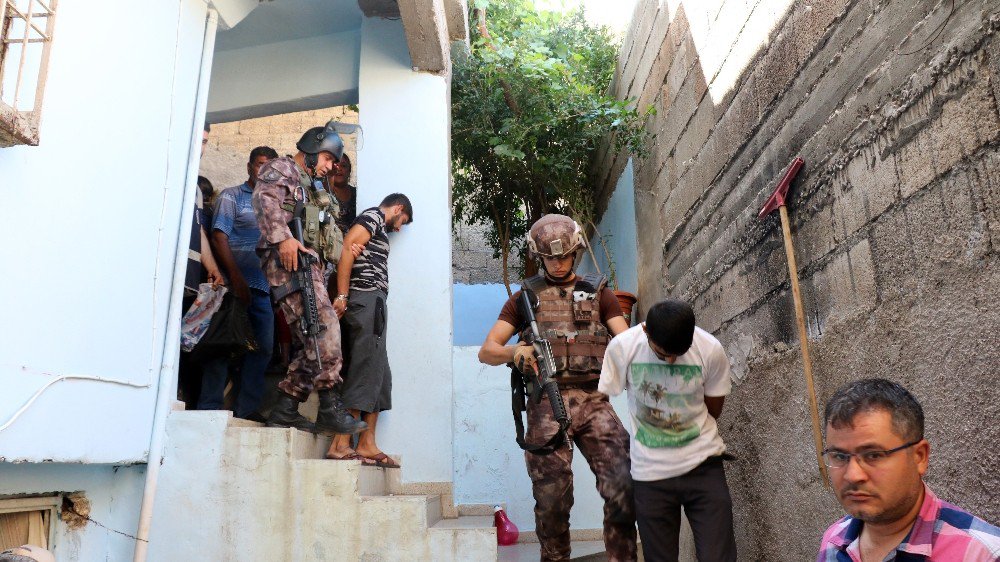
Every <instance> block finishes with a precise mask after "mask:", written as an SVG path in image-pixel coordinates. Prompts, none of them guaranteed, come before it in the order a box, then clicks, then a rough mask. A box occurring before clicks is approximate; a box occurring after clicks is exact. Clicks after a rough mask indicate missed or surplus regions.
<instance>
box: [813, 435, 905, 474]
mask: <svg viewBox="0 0 1000 562" xmlns="http://www.w3.org/2000/svg"><path fill="white" fill-rule="evenodd" d="M923 440H924V438H923V437H921V438H920V439H917V440H916V441H914V442H912V443H907V444H906V445H900V446H899V447H896V448H895V449H889V450H887V451H862V452H860V453H844V452H842V451H831V450H826V451H823V464H825V465H826V466H828V467H830V468H844V467H845V466H847V465H848V464H850V463H851V457H857V458H858V464H860V465H863V466H867V467H875V466H878V464H879V463H881V462H882V461H884V460H885V459H886V458H888V457H889V455H891V454H893V453H895V452H897V451H902V450H903V449H906V448H908V447H912V446H914V445H916V444H917V443H920V442H921V441H923Z"/></svg>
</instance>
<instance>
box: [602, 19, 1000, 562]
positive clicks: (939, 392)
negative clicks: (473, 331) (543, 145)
mask: <svg viewBox="0 0 1000 562" xmlns="http://www.w3.org/2000/svg"><path fill="white" fill-rule="evenodd" d="M998 11H1000V7H998V5H997V3H996V2H994V1H988V0H977V1H962V0H957V1H956V2H955V3H954V10H952V2H950V1H944V2H919V3H912V2H888V1H876V2H869V1H860V0H856V1H849V0H820V1H817V2H808V3H806V2H790V1H773V2H771V1H754V0H750V1H747V2H733V1H724V2H723V1H715V2H693V1H685V2H676V1H657V0H642V1H640V2H639V4H638V6H637V7H636V11H635V16H634V18H633V22H632V27H631V30H630V31H629V32H628V34H627V37H626V39H625V41H624V44H623V47H622V52H621V57H620V60H619V67H618V72H617V77H616V82H615V88H616V91H617V93H618V95H619V96H629V97H636V98H638V99H639V103H640V105H641V106H642V107H643V108H645V106H646V105H648V104H654V105H655V106H656V108H657V110H658V113H657V114H656V116H655V117H652V118H650V119H649V120H648V123H647V125H648V127H649V130H650V131H651V133H652V134H653V144H652V152H651V154H650V156H649V157H648V158H646V159H644V160H641V161H637V162H636V180H635V196H636V221H637V226H638V232H640V233H642V234H640V237H639V240H638V247H639V260H638V262H639V264H640V266H639V268H640V269H639V272H638V273H639V286H640V295H639V302H640V303H642V305H643V306H648V305H649V304H650V303H653V302H656V301H657V300H658V299H661V298H663V297H666V296H675V297H680V298H684V299H686V300H688V301H690V302H692V303H693V305H694V307H695V310H696V312H697V315H698V321H699V324H700V325H701V326H702V327H704V328H705V329H707V330H709V331H711V332H713V333H714V334H716V335H717V336H718V337H719V338H720V339H721V340H722V341H723V343H724V344H725V346H726V349H727V350H728V352H729V354H730V357H731V359H732V362H733V364H734V366H735V371H736V374H737V376H738V377H739V378H740V382H739V383H738V384H737V386H736V387H735V389H734V392H733V395H732V396H731V397H730V398H729V399H728V400H727V403H726V410H725V412H724V414H723V417H722V423H721V427H722V432H723V435H724V437H725V439H726V441H727V442H728V444H729V447H730V449H731V451H732V452H733V453H735V454H736V455H737V456H738V457H739V461H737V462H735V463H731V464H730V465H729V466H728V470H729V479H730V485H731V487H732V491H733V496H734V502H735V509H736V518H737V529H738V541H739V546H740V551H741V556H740V558H741V560H807V559H811V558H813V557H815V553H816V548H817V545H818V542H819V539H820V536H821V533H822V531H823V530H824V528H825V527H826V526H827V525H828V524H830V523H831V522H832V521H833V520H834V519H835V518H837V517H839V516H840V515H842V511H841V510H840V508H839V505H838V504H837V502H836V500H835V499H834V498H833V496H832V493H831V492H830V491H829V490H827V489H825V488H824V487H823V485H822V483H821V481H820V478H819V475H818V471H817V467H816V460H815V456H814V451H813V443H812V435H811V427H810V417H809V411H808V409H807V404H808V402H807V401H806V398H805V383H804V381H803V376H802V365H801V360H800V354H799V350H798V349H799V348H798V341H797V333H796V331H795V315H794V309H793V305H792V299H791V294H790V289H789V285H788V274H787V266H786V260H785V254H784V249H783V245H782V237H781V230H780V224H779V222H778V218H777V216H772V217H771V218H769V219H767V220H765V221H760V220H758V218H757V213H758V211H759V210H760V208H761V206H762V205H763V203H764V201H765V199H766V198H767V196H768V195H769V194H770V193H771V192H772V190H773V189H774V187H775V186H776V184H777V182H778V180H779V179H780V177H781V175H782V173H783V171H784V169H785V168H786V166H787V165H788V164H789V163H790V162H791V160H792V159H793V158H794V157H795V156H802V157H803V158H804V159H805V161H806V163H807V164H806V167H805V168H804V170H803V171H802V173H801V174H800V176H799V179H798V181H796V183H795V184H794V186H793V189H792V193H791V204H790V206H789V212H790V215H791V221H792V231H793V236H794V238H795V248H796V252H797V257H798V263H799V276H800V278H801V282H802V287H803V291H804V300H805V305H806V309H807V316H808V321H809V334H810V340H811V351H812V356H813V363H814V370H815V373H816V377H817V392H818V394H819V401H820V404H821V407H822V404H823V403H825V401H826V399H827V398H828V397H829V396H830V395H831V393H832V392H833V391H834V390H835V389H836V388H837V387H838V386H840V385H841V384H843V383H845V382H847V381H849V380H854V379H859V378H862V377H869V376H881V377H888V378H890V379H893V380H896V381H899V382H901V383H903V384H905V385H906V386H908V387H909V388H910V389H911V390H913V391H914V392H915V393H916V395H917V396H918V397H919V398H920V399H921V401H922V402H923V405H924V408H925V410H926V413H927V418H928V419H927V427H928V430H927V436H928V438H929V440H930V442H931V447H932V459H931V469H930V473H929V475H928V478H927V481H928V482H929V483H930V485H931V486H932V487H933V488H934V489H935V490H936V492H937V493H938V495H939V496H941V497H943V498H945V499H947V500H950V501H952V502H955V503H957V504H959V505H961V506H964V507H966V508H967V509H969V510H971V511H973V512H974V513H976V514H978V515H980V516H982V517H984V518H986V519H987V520H988V521H991V522H992V523H994V524H996V523H1000V501H998V496H997V490H998V489H1000V471H997V470H996V469H995V467H996V466H997V465H998V464H1000V449H998V447H997V446H996V444H997V443H998V442H1000V424H998V423H997V421H996V420H997V419H1000V391H998V389H997V384H996V375H997V366H998V365H1000V351H998V350H1000V345H998V344H1000V337H998V335H997V334H998V328H1000V307H998V306H997V295H998V288H1000V267H998V244H1000V214H998V213H1000V116H998V110H997V108H998V100H1000V14H998ZM942 26H943V27H942ZM624 165H625V157H624V156H623V155H616V154H614V153H612V152H609V151H607V150H605V153H604V154H602V155H601V157H600V158H599V161H598V165H597V167H596V171H597V174H598V182H599V186H600V188H601V189H602V190H603V192H604V194H605V196H607V194H608V193H609V192H610V191H611V190H612V189H613V186H614V182H615V180H616V179H617V177H618V176H619V174H620V171H621V169H622V168H623V167H624Z"/></svg>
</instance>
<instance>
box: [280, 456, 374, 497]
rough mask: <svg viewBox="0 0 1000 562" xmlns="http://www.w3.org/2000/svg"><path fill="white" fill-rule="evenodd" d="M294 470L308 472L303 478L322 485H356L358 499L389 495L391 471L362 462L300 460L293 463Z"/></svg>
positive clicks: (354, 490) (355, 490)
mask: <svg viewBox="0 0 1000 562" xmlns="http://www.w3.org/2000/svg"><path fill="white" fill-rule="evenodd" d="M292 463H293V465H295V467H296V468H293V470H299V471H307V472H308V475H302V476H300V477H301V478H313V479H315V481H317V482H321V483H333V482H337V483H344V484H347V485H348V486H347V488H349V487H350V486H349V484H350V483H352V482H353V483H354V484H355V486H354V489H353V490H348V491H351V492H353V495H354V496H356V497H362V496H384V495H387V494H388V493H389V479H388V477H387V472H389V470H390V469H386V468H379V467H376V466H371V465H364V464H361V461H335V460H329V459H299V460H295V461H292Z"/></svg>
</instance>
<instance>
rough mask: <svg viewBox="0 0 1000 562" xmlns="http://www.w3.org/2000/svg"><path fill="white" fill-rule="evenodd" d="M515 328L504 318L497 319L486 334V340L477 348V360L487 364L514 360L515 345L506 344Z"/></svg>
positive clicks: (501, 363)
mask: <svg viewBox="0 0 1000 562" xmlns="http://www.w3.org/2000/svg"><path fill="white" fill-rule="evenodd" d="M516 330H517V328H515V327H514V326H512V325H511V324H510V323H509V322H507V321H506V320H497V321H496V324H493V327H492V328H490V333H488V334H486V341H484V342H483V345H482V347H480V348H479V362H480V363H485V364H487V365H504V364H506V363H512V362H513V361H514V351H516V349H517V347H518V346H516V345H507V342H508V341H510V338H511V337H513V336H514V332H515V331H516Z"/></svg>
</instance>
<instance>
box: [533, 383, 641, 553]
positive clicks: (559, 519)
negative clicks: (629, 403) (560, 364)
mask: <svg viewBox="0 0 1000 562" xmlns="http://www.w3.org/2000/svg"><path fill="white" fill-rule="evenodd" d="M560 388H561V390H562V395H563V400H564V401H565V402H566V410H567V411H568V412H569V415H570V419H572V424H570V426H569V428H567V430H566V433H567V435H568V437H569V438H570V439H572V440H573V442H574V443H575V444H576V446H577V447H578V448H579V449H580V452H581V453H583V456H584V458H586V459H587V462H588V463H589V464H590V470H592V471H593V472H594V475H595V476H596V477H597V491H598V493H600V494H601V497H602V498H604V545H605V547H606V548H607V552H608V560H612V561H629V560H635V559H636V544H635V537H636V532H635V508H634V505H633V503H632V478H631V476H630V475H629V441H628V433H626V432H625V428H624V427H623V426H622V422H621V420H619V419H618V416H617V415H616V414H615V411H614V409H612V407H611V403H610V402H608V397H607V396H605V395H603V394H601V393H600V392H597V390H587V389H582V388H565V387H563V385H560ZM558 427H559V424H558V423H556V421H555V420H554V419H553V418H552V408H551V407H550V406H549V403H548V401H547V400H542V402H541V403H539V404H535V403H533V402H532V401H530V400H529V401H528V432H527V436H526V438H527V440H528V442H530V443H542V442H544V441H545V440H546V439H548V438H549V437H550V436H551V435H552V434H553V433H555V431H556V429H558ZM524 460H525V463H526V464H527V465H528V476H530V477H531V484H532V493H533V494H534V496H535V532H537V533H538V541H539V542H540V543H541V549H542V556H541V559H542V560H543V561H548V560H569V554H570V540H569V538H570V537H569V512H570V508H571V507H573V469H572V461H573V452H572V451H571V450H570V449H569V448H568V447H561V448H560V449H559V450H557V451H556V452H554V453H552V454H551V455H546V456H541V455H533V454H530V453H525V454H524Z"/></svg>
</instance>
